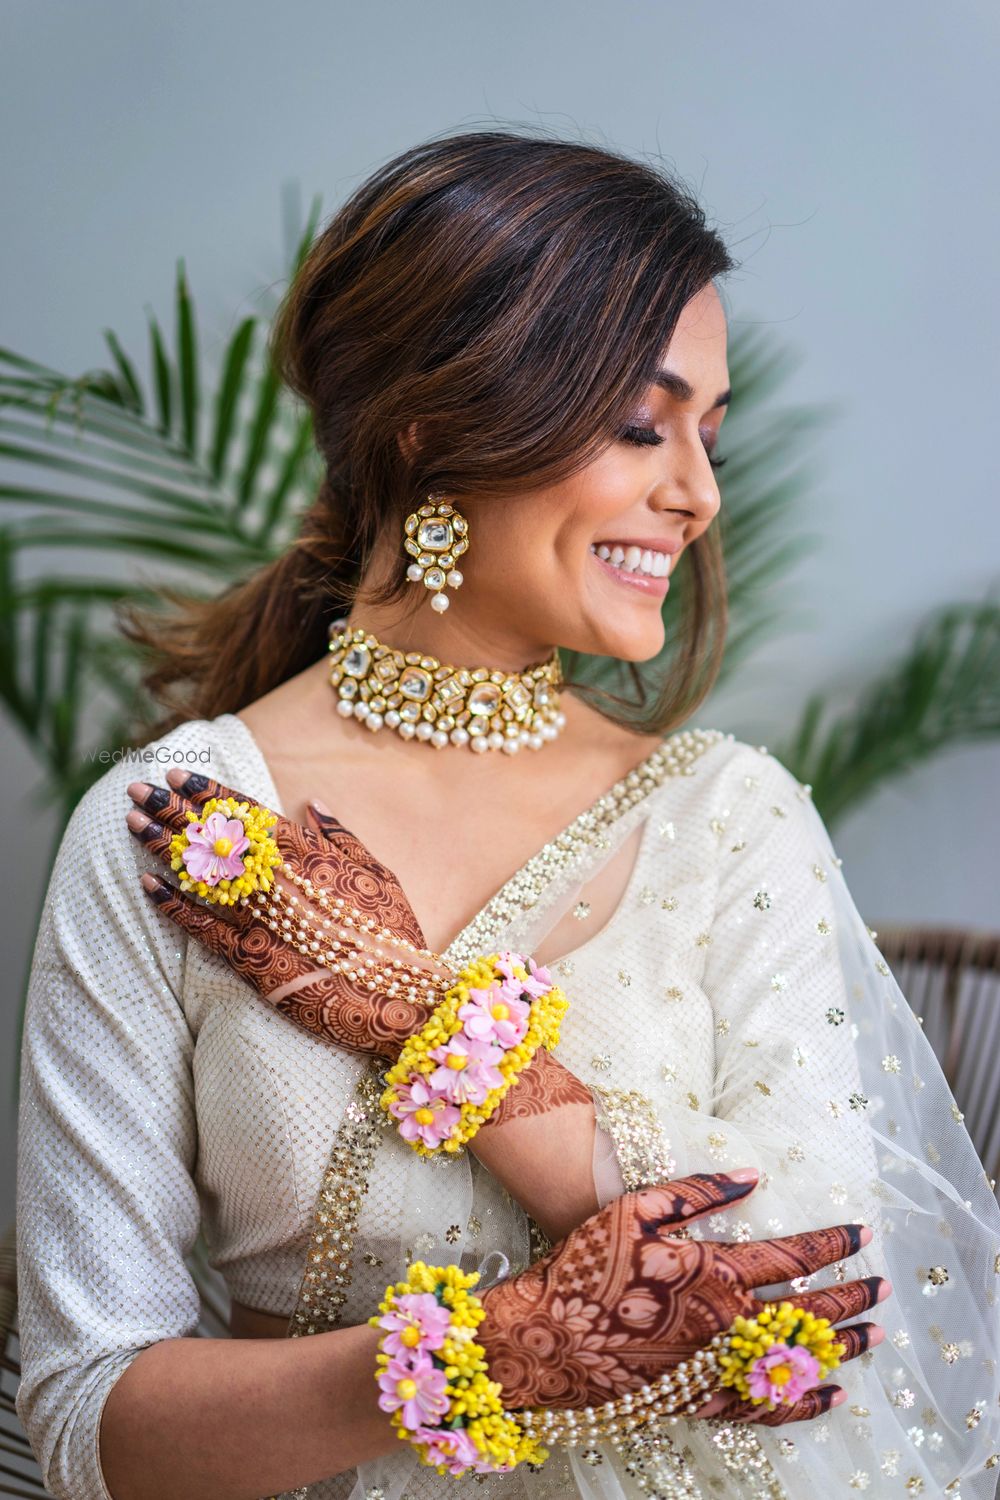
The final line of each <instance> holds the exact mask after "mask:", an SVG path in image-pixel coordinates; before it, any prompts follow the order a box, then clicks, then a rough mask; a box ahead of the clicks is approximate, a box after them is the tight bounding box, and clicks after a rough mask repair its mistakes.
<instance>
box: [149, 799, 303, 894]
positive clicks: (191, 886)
mask: <svg viewBox="0 0 1000 1500" xmlns="http://www.w3.org/2000/svg"><path fill="white" fill-rule="evenodd" d="M214 812H221V813H223V814H224V815H225V817H227V818H239V820H240V822H241V823H242V824H243V832H244V833H245V834H246V836H247V838H248V839H249V840H250V843H249V846H248V848H247V850H246V852H245V854H243V855H242V856H241V857H242V860H243V873H242V875H237V876H235V878H234V879H232V880H220V881H219V883H218V885H207V884H206V883H205V881H204V880H192V878H191V876H190V875H189V874H188V873H187V870H186V868H185V865H184V850H185V849H186V848H187V847H188V836H187V830H186V829H185V830H183V831H182V832H181V833H175V834H174V836H173V838H172V839H171V840H170V868H171V869H172V870H176V871H177V873H178V875H179V876H180V879H179V881H178V884H179V885H180V888H181V890H182V891H193V892H194V894H195V895H196V896H201V897H203V898H204V900H206V901H211V902H214V903H215V904H216V905H218V906H235V905H236V903H237V901H240V900H242V899H243V897H244V896H249V895H250V894H251V893H252V892H253V891H267V890H270V888H271V886H272V885H273V884H274V870H275V868H276V866H278V865H280V864H281V859H282V856H281V851H280V850H279V848H278V846H277V844H276V843H275V841H274V839H273V837H272V836H271V832H270V830H271V829H272V828H273V827H274V825H275V823H277V821H278V817H277V814H276V813H273V812H269V811H268V809H267V808H266V807H258V806H257V805H256V803H253V802H237V800H236V798H235V797H209V799H208V801H207V802H206V803H205V804H204V805H203V806H202V808H201V811H200V812H194V811H193V810H192V809H191V808H188V809H187V811H186V812H185V817H186V818H187V820H188V822H189V823H203V822H204V821H205V819H206V818H209V817H211V815H212V813H214Z"/></svg>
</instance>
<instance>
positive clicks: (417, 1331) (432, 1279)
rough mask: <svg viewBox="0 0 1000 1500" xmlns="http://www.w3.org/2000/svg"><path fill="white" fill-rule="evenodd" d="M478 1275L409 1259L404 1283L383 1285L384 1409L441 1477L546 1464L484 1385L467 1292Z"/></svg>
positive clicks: (475, 1311) (477, 1317)
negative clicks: (530, 1464)
mask: <svg viewBox="0 0 1000 1500" xmlns="http://www.w3.org/2000/svg"><path fill="white" fill-rule="evenodd" d="M478 1280H479V1275H478V1272H469V1273H465V1272H463V1271H460V1270H459V1269H458V1267H457V1266H428V1265H425V1264H424V1262H423V1261H420V1260H418V1261H414V1263H413V1264H412V1265H411V1266H410V1268H409V1271H408V1272H407V1278H406V1280H405V1281H397V1282H396V1283H395V1284H394V1285H392V1286H389V1287H387V1288H386V1292H385V1297H384V1298H383V1300H382V1302H381V1303H380V1304H379V1311H380V1314H381V1316H379V1317H372V1318H369V1320H368V1321H369V1323H370V1324H371V1325H372V1327H374V1328H381V1329H383V1330H384V1332H383V1336H382V1338H381V1339H380V1340H379V1352H378V1354H377V1356H376V1360H377V1368H376V1372H375V1375H376V1379H377V1381H378V1384H379V1390H380V1392H381V1394H380V1395H379V1398H378V1404H379V1406H380V1408H381V1409H382V1411H385V1412H391V1413H392V1417H391V1420H392V1425H393V1426H394V1427H395V1428H396V1429H397V1431H398V1433H399V1436H400V1437H401V1438H407V1439H408V1440H409V1441H410V1442H411V1443H413V1445H414V1447H415V1448H416V1450H417V1452H418V1454H419V1455H420V1459H421V1462H422V1463H425V1464H427V1465H429V1466H431V1467H434V1468H436V1469H437V1471H438V1473H439V1474H465V1473H467V1472H469V1471H470V1470H471V1471H472V1472H473V1473H476V1474H486V1473H493V1472H501V1473H504V1472H506V1471H507V1470H509V1469H512V1468H514V1466H515V1464H518V1463H521V1462H522V1460H527V1461H528V1462H530V1463H533V1464H541V1463H544V1462H545V1460H546V1459H547V1458H548V1452H547V1450H546V1449H545V1448H543V1447H541V1446H540V1444H539V1443H538V1442H537V1441H536V1440H535V1439H534V1438H532V1437H530V1436H529V1435H527V1434H526V1433H525V1431H524V1429H523V1428H522V1426H521V1424H520V1423H519V1422H518V1421H517V1420H516V1419H515V1418H514V1417H512V1416H511V1415H509V1414H508V1413H507V1412H506V1411H504V1408H503V1403H502V1401H501V1399H500V1398H501V1387H500V1386H499V1385H498V1383H497V1382H496V1381H495V1380H490V1378H489V1370H488V1366H487V1363H486V1358H485V1350H484V1349H483V1347H482V1345H481V1344H478V1343H476V1341H475V1332H476V1329H477V1328H478V1327H479V1324H480V1323H481V1322H482V1320H483V1318H484V1317H485V1315H486V1314H485V1310H484V1308H483V1305H482V1302H481V1301H480V1299H479V1298H478V1297H477V1296H475V1295H474V1294H473V1293H472V1292H471V1291H470V1288H471V1287H473V1286H475V1284H476V1282H477V1281H478Z"/></svg>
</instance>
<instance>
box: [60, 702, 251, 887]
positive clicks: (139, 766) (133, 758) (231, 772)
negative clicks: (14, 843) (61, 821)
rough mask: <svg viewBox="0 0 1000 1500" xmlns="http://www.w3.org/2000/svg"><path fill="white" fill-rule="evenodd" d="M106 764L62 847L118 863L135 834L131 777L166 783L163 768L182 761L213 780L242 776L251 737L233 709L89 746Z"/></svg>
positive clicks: (82, 801)
mask: <svg viewBox="0 0 1000 1500" xmlns="http://www.w3.org/2000/svg"><path fill="white" fill-rule="evenodd" d="M91 757H92V760H93V761H94V762H95V763H96V764H97V765H98V766H104V767H106V769H105V770H104V771H103V772H102V774H101V775H100V776H98V777H97V779H96V780H95V781H94V782H93V783H92V784H91V785H90V786H89V787H88V789H87V790H86V791H85V792H84V794H83V796H82V797H81V798H80V800H79V801H78V802H77V804H76V807H75V808H74V810H73V812H72V814H71V816H70V819H69V821H68V823H67V825H66V829H65V832H64V834H63V839H62V844H61V846H60V853H61V854H62V853H63V852H64V851H66V850H70V851H71V852H72V854H73V856H74V858H76V859H79V858H80V857H81V855H86V856H87V859H88V861H89V862H90V863H94V862H95V861H96V862H99V863H101V864H104V865H115V864H120V863H121V861H122V859H123V858H127V854H128V851H129V848H130V846H131V845H133V844H134V842H135V841H134V840H133V839H131V838H130V836H129V834H128V830H127V829H126V826H125V815H126V813H127V812H128V810H129V808H130V807H131V806H132V802H131V799H130V798H129V795H128V787H129V786H130V785H131V783H132V782H134V781H145V782H149V783H151V784H153V785H166V780H165V778H166V773H167V772H168V771H169V770H170V769H171V768H172V767H175V766H183V767H185V768H186V769H189V770H191V771H198V772H200V773H201V774H202V775H205V776H211V777H212V778H213V779H214V780H217V781H223V782H228V783H229V784H233V783H235V784H236V785H237V786H238V785H239V784H240V782H241V780H246V779H247V776H246V773H247V771H248V770H250V769H252V766H253V761H254V746H253V739H252V736H251V735H250V732H249V730H248V729H247V728H246V725H244V724H243V722H242V720H240V719H238V718H237V717H236V715H235V714H222V715H220V716H219V717H218V718H215V719H186V720H184V722H182V723H180V724H177V725H176V726H175V727H174V728H173V729H170V730H168V731H167V732H166V733H164V734H162V735H160V736H158V737H157V738H156V739H153V740H149V741H148V742H147V743H145V744H143V745H120V746H115V747H104V748H101V749H99V750H95V751H92V752H91Z"/></svg>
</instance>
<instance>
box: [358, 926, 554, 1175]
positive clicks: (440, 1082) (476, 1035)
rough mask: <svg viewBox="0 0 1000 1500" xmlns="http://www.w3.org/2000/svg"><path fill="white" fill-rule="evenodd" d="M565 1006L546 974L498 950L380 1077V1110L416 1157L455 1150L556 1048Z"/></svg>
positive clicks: (465, 972) (459, 980)
mask: <svg viewBox="0 0 1000 1500" xmlns="http://www.w3.org/2000/svg"><path fill="white" fill-rule="evenodd" d="M568 1006H569V1001H568V1000H567V999H566V996H565V995H564V994H563V992H562V990H561V989H560V988H559V986H558V985H555V984H553V983H552V978H551V975H550V974H549V971H548V969H546V968H542V967H540V966H539V965H537V964H536V963H535V962H534V960H533V959H531V958H527V957H524V956H523V955H522V954H520V953H514V952H512V951H510V950H509V949H504V950H502V951H501V952H500V953H494V954H491V955H490V956H488V957H485V956H484V957H480V958H476V959H473V961H472V962H471V963H469V964H466V966H465V967H464V968H463V969H460V970H459V973H458V975H457V977H456V979H455V982H454V983H453V984H452V985H451V986H450V988H449V989H448V990H446V991H445V995H444V998H443V999H442V1000H441V1001H440V1002H439V1004H438V1005H436V1006H435V1008H434V1010H433V1011H432V1012H431V1014H430V1016H429V1018H428V1019H427V1021H426V1022H425V1023H424V1025H423V1026H422V1027H421V1028H420V1030H419V1031H417V1032H415V1033H414V1034H413V1036H411V1037H409V1038H408V1039H407V1041H406V1042H405V1043H404V1045H403V1050H402V1051H401V1053H400V1055H399V1058H398V1060H397V1061H396V1062H395V1063H394V1064H393V1066H392V1067H391V1068H390V1069H389V1071H388V1072H387V1073H386V1075H385V1077H386V1088H385V1091H384V1093H383V1094H382V1098H381V1104H382V1107H383V1109H385V1110H386V1111H387V1112H388V1113H389V1114H390V1115H392V1117H393V1118H394V1119H395V1120H398V1121H399V1133H400V1135H401V1136H402V1137H403V1139H404V1140H405V1141H407V1142H408V1143H409V1144H410V1145H411V1146H412V1147H413V1149H414V1150H415V1151H417V1152H418V1153H419V1154H420V1155H421V1156H432V1155H434V1154H436V1153H438V1152H440V1151H442V1150H443V1151H449V1152H455V1151H459V1150H460V1149H461V1148H462V1147H463V1146H464V1145H465V1144H466V1142H467V1141H469V1140H471V1139H472V1137H473V1136H474V1135H475V1133H476V1131H477V1130H478V1129H479V1127H480V1125H482V1124H483V1122H484V1121H486V1120H488V1119H489V1118H490V1116H491V1115H492V1114H493V1112H494V1111H495V1110H496V1108H497V1106H498V1105H499V1103H500V1101H501V1100H502V1099H503V1097H504V1095H505V1094H506V1093H507V1091H508V1090H509V1089H510V1088H511V1086H512V1085H513V1084H514V1083H515V1082H516V1081H517V1077H518V1075H519V1074H520V1073H521V1072H522V1071H523V1069H524V1068H526V1067H527V1066H528V1064H529V1063H530V1062H531V1060H532V1058H533V1057H534V1055H535V1053H536V1052H537V1051H538V1049H539V1047H545V1048H546V1049H548V1050H551V1049H552V1048H553V1047H554V1046H555V1045H556V1043H557V1042H558V1041H559V1023H560V1021H561V1020H562V1018H563V1016H564V1015H565V1014H566V1010H567V1008H568Z"/></svg>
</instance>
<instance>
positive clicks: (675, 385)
mask: <svg viewBox="0 0 1000 1500" xmlns="http://www.w3.org/2000/svg"><path fill="white" fill-rule="evenodd" d="M651 383H652V384H653V385H658V386H660V387H661V388H662V389H663V390H665V391H669V392H670V394H671V395H672V396H676V397H677V399H678V401H692V400H693V399H694V386H693V385H690V384H689V382H688V381H686V380H685V379H684V376H683V375H675V374H674V372H673V371H672V370H654V371H653V375H652V381H651ZM732 394H733V392H732V387H730V388H729V390H726V391H723V392H722V394H721V396H716V398H715V400H714V401H713V402H712V405H711V406H710V407H709V411H715V409H716V407H717V406H728V404H729V398H730V397H731V396H732Z"/></svg>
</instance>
